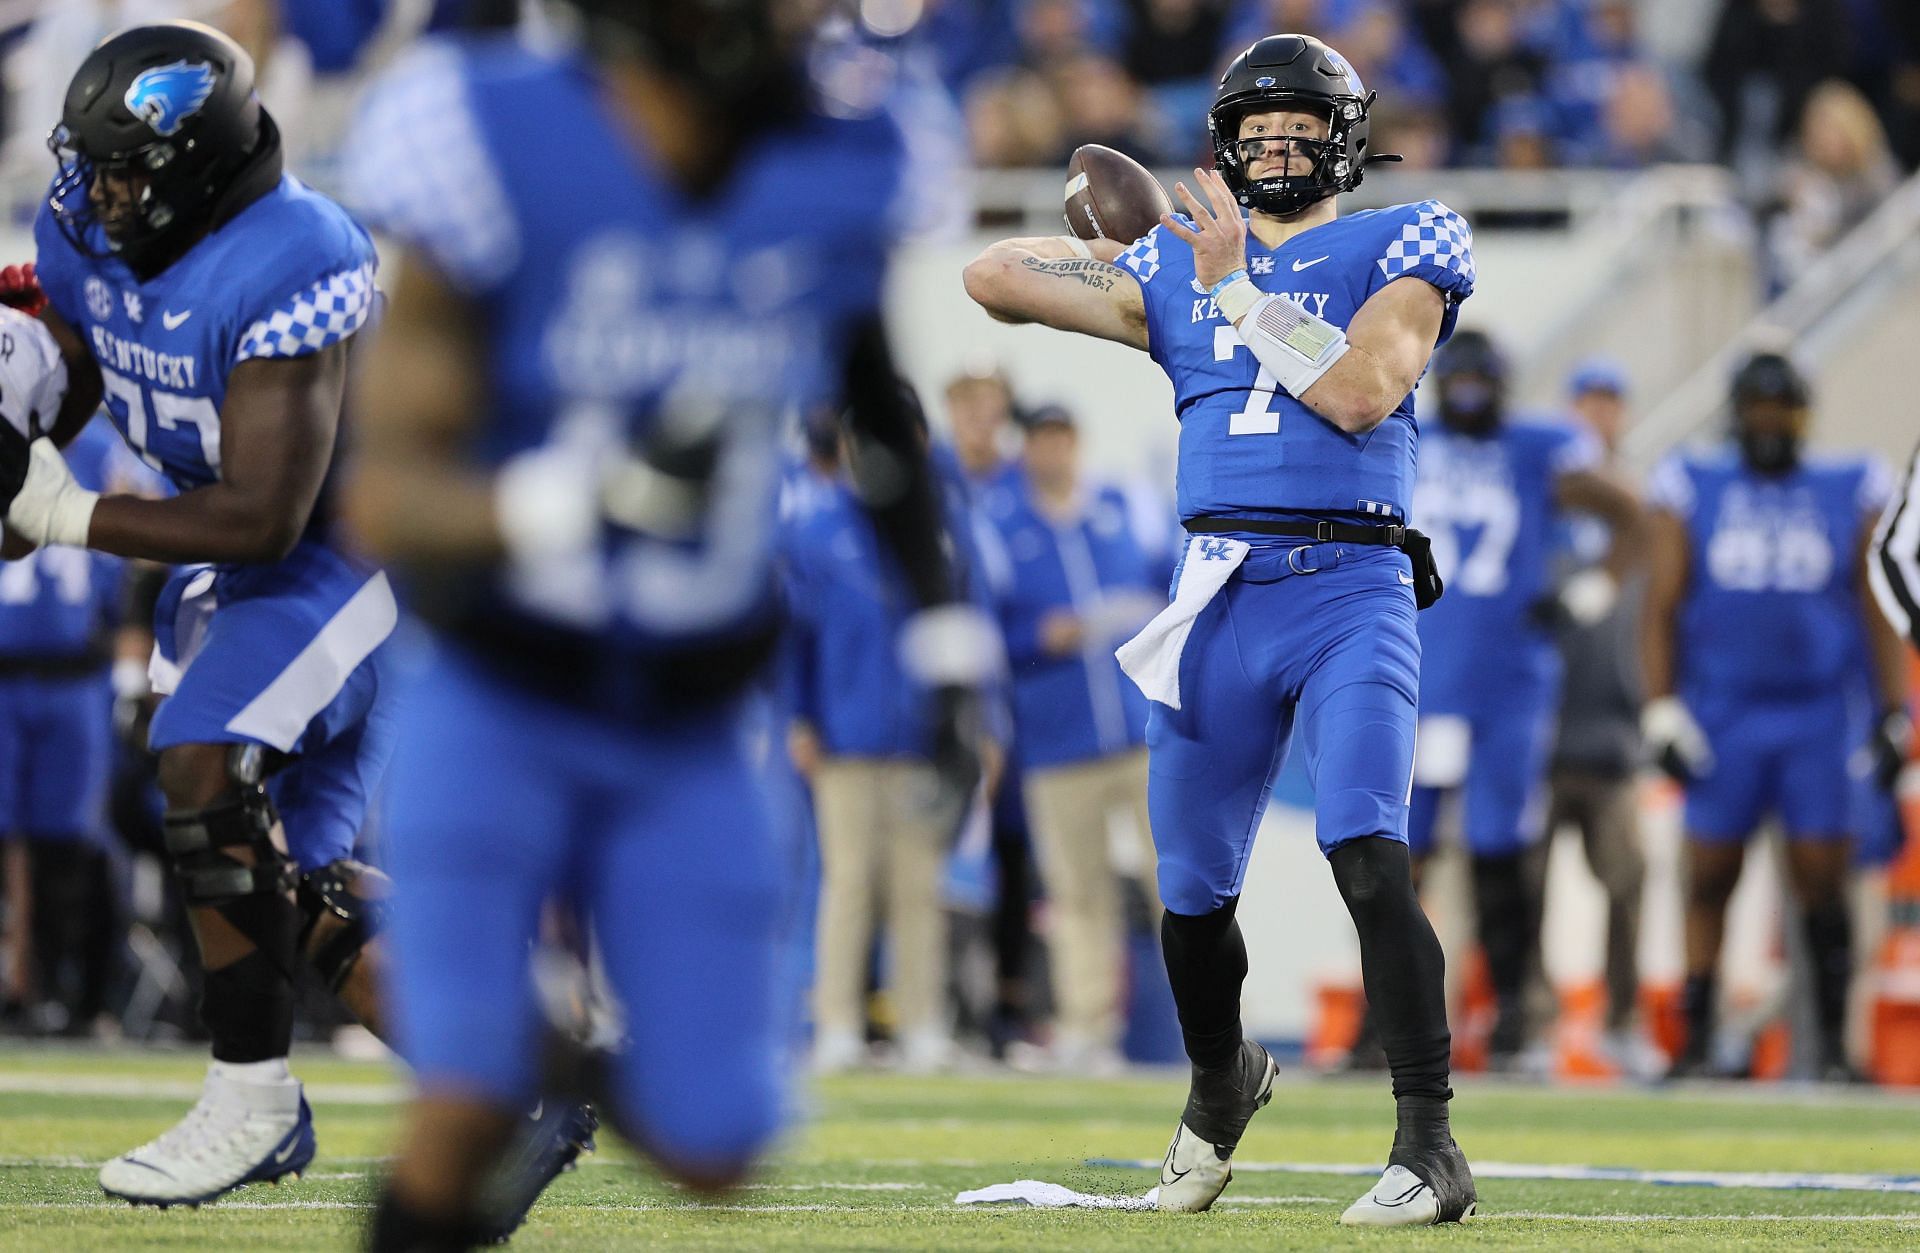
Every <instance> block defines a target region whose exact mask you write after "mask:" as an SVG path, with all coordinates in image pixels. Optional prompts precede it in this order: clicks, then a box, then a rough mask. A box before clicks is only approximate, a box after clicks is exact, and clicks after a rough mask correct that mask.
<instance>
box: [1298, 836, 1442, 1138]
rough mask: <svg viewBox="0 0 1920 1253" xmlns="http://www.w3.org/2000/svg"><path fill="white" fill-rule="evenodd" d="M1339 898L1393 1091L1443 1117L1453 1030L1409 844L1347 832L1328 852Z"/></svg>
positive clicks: (1408, 1104)
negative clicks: (1355, 942) (1356, 944)
mask: <svg viewBox="0 0 1920 1253" xmlns="http://www.w3.org/2000/svg"><path fill="white" fill-rule="evenodd" d="M1327 860H1328V862H1329V863H1330V864H1331V865H1332V867H1333V881H1334V883H1335V884H1336V885H1338V887H1339V889H1340V899H1342V900H1343V901H1345V902H1346V903H1347V912H1348V913H1349V914H1351V915H1353V926H1354V929H1355V930H1356V931H1357V932H1359V935H1360V969H1361V976H1362V978H1363V979H1364V981H1365V983H1366V988H1367V1003H1368V1004H1369V1005H1370V1006H1371V1007H1372V1011H1373V1019H1374V1025H1375V1029H1376V1030H1377V1031H1378V1032H1379V1036H1380V1047H1381V1048H1382V1049H1383V1050H1385V1052H1386V1054H1387V1068H1388V1069H1389V1070H1390V1071H1391V1072H1392V1073H1393V1095H1394V1099H1395V1100H1396V1101H1398V1102H1399V1103H1400V1104H1401V1106H1402V1107H1403V1108H1410V1109H1412V1108H1417V1109H1418V1110H1419V1111H1420V1112H1421V1114H1422V1115H1423V1116H1424V1117H1426V1118H1432V1117H1434V1116H1435V1112H1436V1111H1437V1115H1438V1117H1439V1118H1440V1119H1441V1120H1444V1119H1445V1117H1446V1113H1445V1110H1446V1102H1447V1101H1448V1100H1450V1099H1451V1098H1452V1096H1453V1090H1452V1088H1451V1087H1449V1086H1448V1082H1447V1080H1448V1074H1449V1070H1450V1067H1451V1062H1452V1052H1453V1036H1452V1033H1451V1032H1449V1031H1448V1029H1447V1001H1446V988H1445V982H1446V973H1447V964H1446V958H1445V957H1444V956H1443V955H1442V954H1441V952H1440V941H1439V939H1438V937H1436V936H1435V935H1434V934H1433V924H1432V923H1430V922H1428V921H1427V915H1426V913H1425V912H1424V911H1422V910H1421V908H1420V900H1419V898H1418V897H1416V896H1415V895H1414V893H1413V868H1412V866H1411V864H1410V863H1409V861H1408V857H1407V846H1406V845H1405V844H1402V843H1401V842H1400V841H1398V840H1390V839H1387V838H1386V837H1385V836H1366V837H1364V838H1362V839H1358V840H1349V841H1347V842H1346V843H1345V844H1342V845H1340V846H1339V847H1338V848H1336V849H1334V850H1333V853H1332V854H1331V855H1330V856H1329V857H1328V859H1327Z"/></svg>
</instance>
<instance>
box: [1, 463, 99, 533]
mask: <svg viewBox="0 0 1920 1253" xmlns="http://www.w3.org/2000/svg"><path fill="white" fill-rule="evenodd" d="M99 500H100V493H99V492H90V491H88V490H87V489H86V488H84V487H82V486H80V484H78V483H76V482H74V479H73V471H72V470H70V469H68V468H67V459H66V458H65V457H63V456H61V455H60V450H59V449H57V448H55V447H54V446H53V441H52V440H50V439H46V438H41V439H36V440H34V441H33V449H32V451H31V452H30V453H29V459H28V461H27V478H26V482H25V483H23V484H21V487H20V494H19V495H17V496H15V497H14V498H13V504H12V505H11V506H10V507H9V508H8V509H7V526H8V528H9V529H10V530H13V531H15V532H17V533H19V534H21V535H24V536H25V537H26V538H28V539H30V540H32V541H33V542H34V543H35V544H65V545H67V546H68V547H70V548H85V547H86V546H87V530H88V528H89V527H91V526H92V525H93V507H94V505H95V504H96V503H98V501H99Z"/></svg>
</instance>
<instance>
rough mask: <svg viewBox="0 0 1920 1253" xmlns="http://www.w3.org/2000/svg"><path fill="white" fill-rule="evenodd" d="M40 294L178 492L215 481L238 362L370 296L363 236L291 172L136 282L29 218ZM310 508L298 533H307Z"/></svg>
mask: <svg viewBox="0 0 1920 1253" xmlns="http://www.w3.org/2000/svg"><path fill="white" fill-rule="evenodd" d="M33 233H34V242H35V245H36V247H37V249H38V257H39V273H40V282H41V285H42V286H43V287H45V288H46V292H47V299H48V301H50V302H51V303H52V305H53V307H54V309H55V310H56V311H58V313H59V314H60V316H61V317H62V318H64V319H66V321H67V323H68V324H69V325H70V326H72V327H73V329H74V331H75V332H77V333H78V334H79V335H80V337H81V338H82V339H83V340H85V341H86V343H87V345H88V347H90V348H91V349H92V351H93V355H94V358H95V360H97V361H98V362H99V363H100V376H101V379H102V381H103V382H104V384H105V386H106V407H107V412H108V414H109V415H110V416H111V417H112V418H113V424H114V425H115V426H117V427H119V428H120V433H121V434H122V435H124V436H125V437H126V441H127V444H128V446H129V447H131V448H132V449H133V451H134V452H136V453H138V454H139V455H140V456H141V458H142V459H143V460H145V461H146V462H147V464H148V465H150V466H152V467H153V468H154V469H155V470H158V471H159V472H160V473H162V474H163V475H165V476H166V477H167V479H168V480H170V481H171V482H172V483H173V485H174V486H175V487H177V488H179V489H180V490H181V491H188V490H191V489H193V488H196V487H204V486H206V485H207V484H209V483H213V482H217V481H218V480H219V478H220V412H221V408H222V406H224V405H225V404H226V399H227V378H228V376H229V374H230V373H231V372H232V371H233V369H234V368H235V367H236V366H238V365H240V364H241V363H242V362H245V361H251V360H254V359H256V358H259V359H275V358H284V357H301V356H305V355H307V354H309V353H314V352H318V351H320V350H321V349H324V348H328V347H330V346H332V345H334V344H336V343H339V342H340V341H342V340H344V339H346V338H347V337H348V336H351V335H352V334H353V333H354V332H355V331H357V330H359V329H360V327H361V326H362V325H363V324H364V323H365V322H366V320H367V315H368V314H369V313H370V312H371V310H372V308H373V301H374V286H373V274H374V264H375V260H374V253H373V242H372V240H370V239H369V238H368V237H367V233H366V232H365V231H364V230H362V229H361V228H360V226H359V224H358V223H356V222H355V221H354V220H353V219H352V218H351V217H349V216H348V215H347V213H346V211H345V210H344V209H342V208H340V206H338V205H336V204H334V203H333V202H332V201H331V200H328V199H327V198H326V197H325V196H322V195H320V194H319V193H318V192H315V191H313V190H311V189H310V188H308V187H307V186H306V185H305V184H303V183H301V182H300V181H299V180H298V179H296V178H293V177H292V176H291V175H289V176H286V177H283V178H282V179H281V180H280V184H279V186H278V187H276V188H274V189H273V190H272V191H270V192H268V193H267V194H266V195H264V196H262V197H260V198H259V199H258V200H256V201H254V202H253V203H252V204H250V205H248V206H247V207H246V208H244V209H242V210H240V212H239V213H237V214H236V215H234V217H233V218H232V219H230V220H229V221H227V222H226V223H225V224H224V225H222V226H220V227H219V228H218V229H217V230H215V231H213V232H212V233H211V234H209V235H208V236H207V237H206V238H205V239H202V240H201V241H200V242H199V243H197V244H195V245H194V246H193V247H192V248H190V249H188V250H187V252H186V254H185V255H184V256H182V257H181V258H180V259H179V260H177V261H175V262H174V263H173V264H172V265H170V266H168V267H167V268H166V269H165V270H163V271H161V272H160V273H159V274H157V275H155V276H153V277H152V278H150V279H147V280H145V281H142V280H141V279H140V278H139V277H138V276H136V275H135V274H134V273H133V271H132V270H131V269H129V268H128V267H127V265H126V263H125V262H124V261H121V260H120V259H119V258H118V257H115V256H112V255H110V254H107V252H106V248H105V240H104V236H103V234H102V231H101V228H100V227H99V226H97V225H96V226H94V227H92V228H90V231H89V235H90V238H89V240H88V241H87V242H88V244H89V247H90V248H91V249H92V251H94V252H97V253H99V254H102V255H99V256H89V255H88V254H87V252H84V251H82V250H80V249H78V248H75V247H74V245H73V243H72V242H71V241H69V240H68V239H67V237H66V235H65V234H63V233H62V232H61V230H60V226H59V224H58V223H57V222H56V221H55V220H54V218H53V214H52V211H51V210H50V209H47V208H44V207H43V208H42V209H41V210H40V215H39V217H38V218H36V219H35V221H34V227H33ZM320 521H321V519H320V511H318V510H316V511H315V518H314V520H313V521H312V522H310V523H309V531H312V530H313V529H314V528H315V527H317V526H318V525H320Z"/></svg>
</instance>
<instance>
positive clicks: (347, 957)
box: [298, 858, 393, 992]
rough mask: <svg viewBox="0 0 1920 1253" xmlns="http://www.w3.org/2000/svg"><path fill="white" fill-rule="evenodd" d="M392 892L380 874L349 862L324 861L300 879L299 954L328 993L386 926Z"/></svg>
mask: <svg viewBox="0 0 1920 1253" xmlns="http://www.w3.org/2000/svg"><path fill="white" fill-rule="evenodd" d="M392 887H393V880H392V879H389V878H388V877H387V876H386V874H385V873H383V872H382V871H380V870H377V869H375V868H374V867H372V866H369V865H366V864H365V863H363V862H357V861H354V860H352V859H351V858H341V859H340V860H339V861H331V862H328V863H327V864H326V865H324V866H322V867H320V868H319V869H318V870H315V871H313V872H312V873H311V874H308V875H305V876H303V877H302V878H301V880H300V886H299V888H298V900H299V903H300V913H301V915H302V916H303V917H304V918H305V920H306V921H305V922H304V923H303V924H302V925H301V928H300V950H301V951H302V952H303V953H305V954H306V955H307V960H308V961H309V962H310V963H312V965H313V968H314V970H315V971H317V972H318V973H319V975H320V978H321V979H322V980H323V981H324V982H325V983H326V985H327V990H328V991H330V992H338V991H339V990H340V985H341V984H343V983H345V982H346V980H347V976H348V975H350V974H352V973H353V967H354V963H355V962H357V961H359V960H360V952H361V950H362V949H364V948H365V947H366V946H367V941H369V940H371V939H372V938H373V937H374V936H375V935H378V934H379V933H380V930H381V928H383V927H384V926H385V925H386V921H387V897H388V896H389V894H390V893H391V891H392Z"/></svg>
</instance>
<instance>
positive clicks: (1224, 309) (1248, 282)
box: [1213, 270, 1266, 326]
mask: <svg viewBox="0 0 1920 1253" xmlns="http://www.w3.org/2000/svg"><path fill="white" fill-rule="evenodd" d="M1265 294H1266V293H1264V292H1262V291H1261V290H1260V289H1259V288H1258V287H1255V286H1254V285H1253V280H1252V279H1250V278H1248V277H1247V272H1246V271H1245V270H1241V271H1240V272H1239V273H1238V274H1236V275H1234V276H1233V278H1232V281H1230V282H1228V283H1226V284H1225V285H1224V286H1222V287H1219V288H1217V289H1215V291H1214V294H1213V303H1214V304H1216V305H1218V306H1220V316H1221V317H1223V318H1225V319H1226V320H1227V321H1229V322H1232V323H1233V324H1235V325H1236V326H1237V325H1239V323H1240V319H1241V318H1244V317H1246V316H1247V310H1249V309H1251V308H1253V306H1254V305H1255V304H1257V303H1258V302H1259V300H1260V297H1261V296H1263V295H1265Z"/></svg>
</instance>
